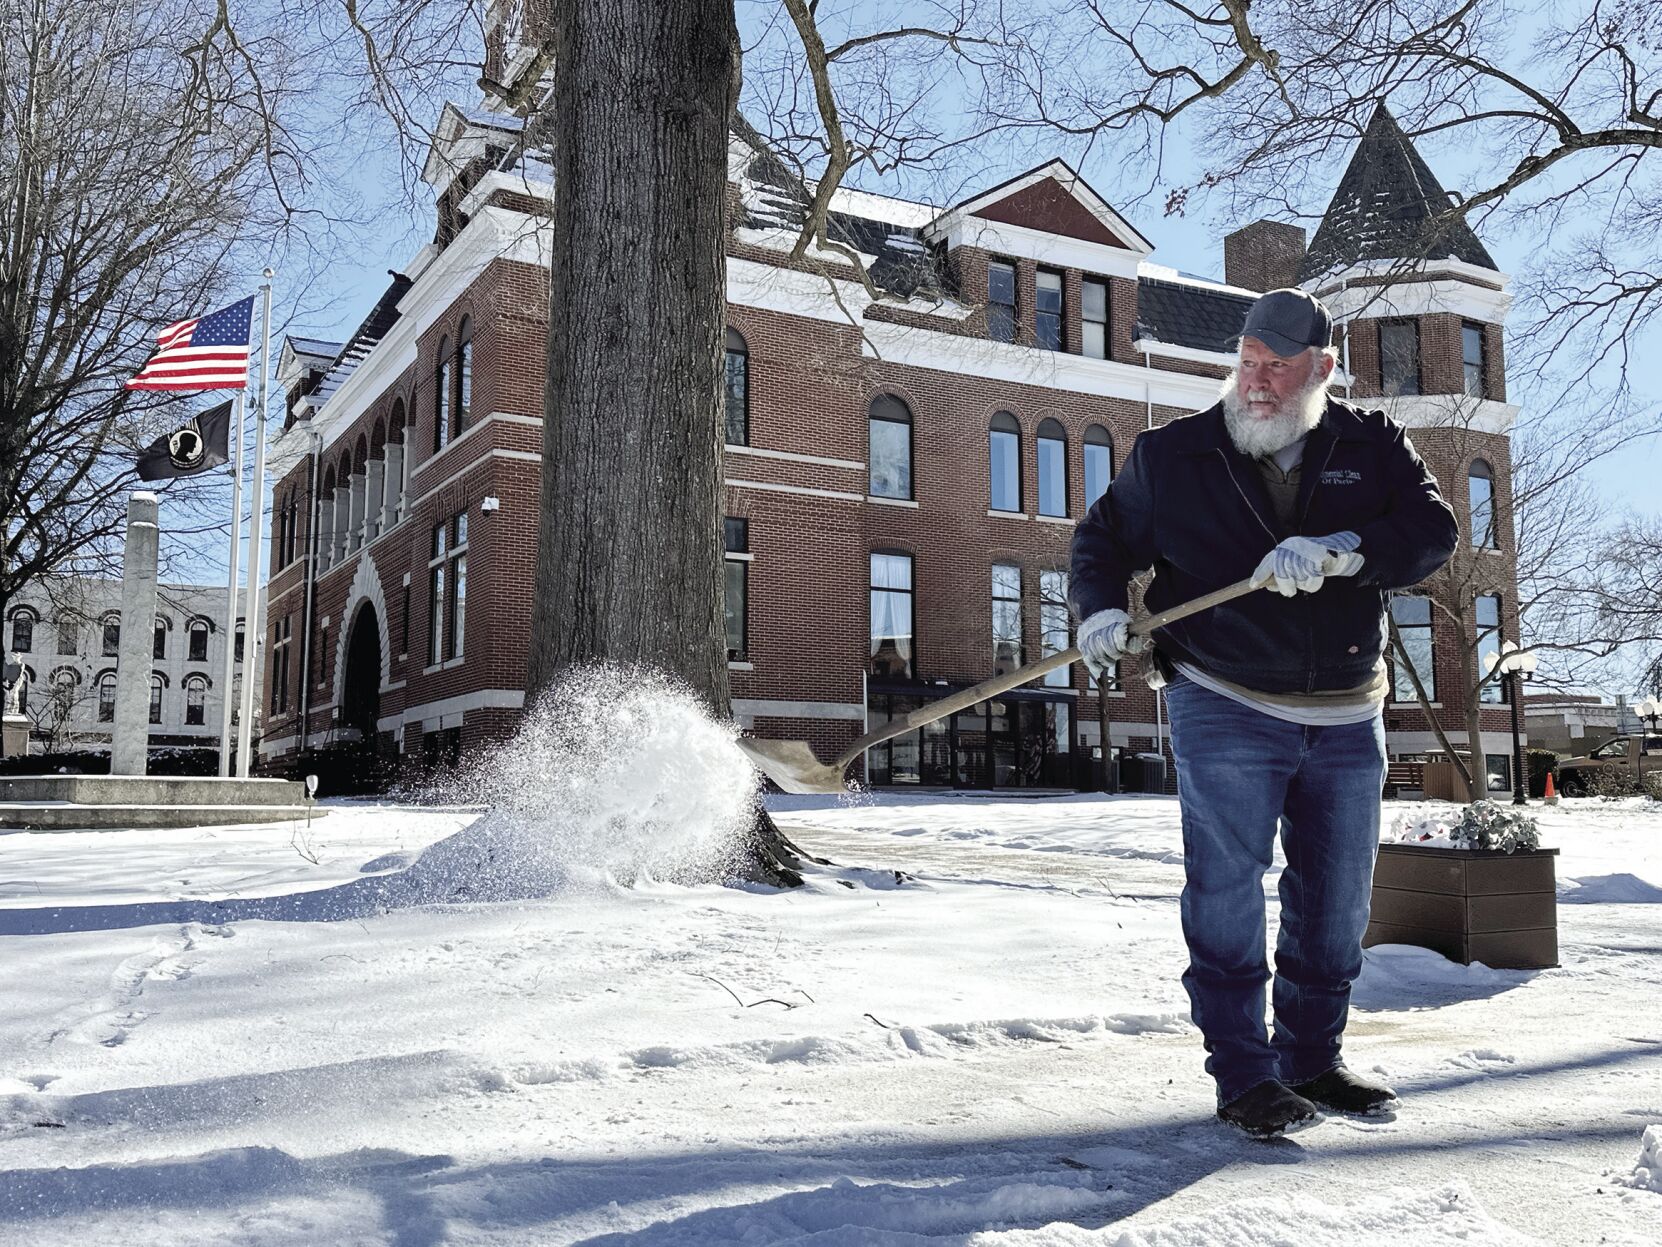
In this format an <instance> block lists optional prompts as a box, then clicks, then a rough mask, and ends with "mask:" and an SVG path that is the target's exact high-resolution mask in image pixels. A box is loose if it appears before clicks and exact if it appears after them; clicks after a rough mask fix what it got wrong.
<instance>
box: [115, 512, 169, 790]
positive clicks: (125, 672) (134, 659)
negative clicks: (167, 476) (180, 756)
mask: <svg viewBox="0 0 1662 1247" xmlns="http://www.w3.org/2000/svg"><path fill="white" fill-rule="evenodd" d="M160 544H161V530H160V528H159V527H158V526H157V509H156V495H155V494H152V493H143V492H141V493H136V494H134V495H133V496H132V497H131V498H129V499H128V500H127V545H126V548H125V550H124V551H123V553H122V556H121V647H120V649H119V651H118V652H117V657H116V668H115V725H114V727H115V731H114V733H113V734H112V736H111V745H110V774H111V775H143V774H145V773H146V769H147V767H148V765H149V761H150V657H151V647H152V646H153V645H154V644H155V627H156V552H157V549H158V547H159V546H160Z"/></svg>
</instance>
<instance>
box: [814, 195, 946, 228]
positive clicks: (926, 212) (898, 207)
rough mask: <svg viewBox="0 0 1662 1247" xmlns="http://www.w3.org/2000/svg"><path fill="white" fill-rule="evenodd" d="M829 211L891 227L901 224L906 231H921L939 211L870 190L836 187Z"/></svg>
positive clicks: (925, 205) (929, 206)
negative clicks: (881, 222) (887, 224)
mask: <svg viewBox="0 0 1662 1247" xmlns="http://www.w3.org/2000/svg"><path fill="white" fill-rule="evenodd" d="M831 209H832V211H833V212H846V213H848V214H849V215H850V216H858V217H865V218H866V219H867V220H871V221H887V222H888V223H889V224H891V225H904V226H906V227H907V228H908V229H922V228H923V227H924V226H925V225H928V224H929V222H931V221H933V220H934V219H935V218H936V217H937V216H939V215H940V214H941V210H940V209H939V208H936V207H932V206H931V205H929V204H920V203H913V202H912V201H911V200H909V199H894V198H891V197H890V196H888V195H875V194H873V193H872V192H871V191H860V190H851V189H850V188H848V187H846V186H839V187H838V188H837V190H836V193H835V194H833V195H832V196H831Z"/></svg>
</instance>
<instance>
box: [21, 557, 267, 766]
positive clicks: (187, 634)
mask: <svg viewBox="0 0 1662 1247" xmlns="http://www.w3.org/2000/svg"><path fill="white" fill-rule="evenodd" d="M237 601H238V604H239V606H240V604H241V602H242V593H241V591H240V590H239V591H238V594H237ZM225 620H226V600H225V586H224V585H185V584H163V585H160V586H158V589H157V593H156V616H155V619H154V620H153V621H145V622H142V623H141V624H139V625H138V626H141V627H149V628H150V629H151V630H152V632H151V635H152V638H153V639H152V644H151V657H150V673H149V674H150V714H149V722H150V749H151V750H152V752H153V753H154V752H156V751H160V750H175V751H181V750H182V751H187V752H190V751H197V750H212V751H213V753H214V754H217V753H218V751H219V733H220V725H221V719H222V716H223V713H224V694H225V689H224V680H225V646H226V644H227V639H226V638H227V632H226V627H225ZM124 626H132V625H130V624H128V623H126V621H124V620H123V619H122V617H121V581H120V580H115V579H109V578H105V577H100V576H52V577H47V578H45V579H43V580H41V581H38V582H35V583H32V584H29V585H26V586H25V587H24V589H23V592H22V593H20V594H19V595H18V596H17V597H15V598H13V599H12V600H11V601H10V602H9V603H8V604H7V607H6V619H5V633H4V637H3V645H4V650H5V656H6V657H7V658H8V659H15V660H16V661H17V663H18V664H19V665H20V666H21V668H22V679H21V680H20V681H19V682H18V684H17V685H16V687H15V688H13V689H12V690H11V692H10V694H9V696H7V697H6V698H5V705H4V707H3V709H4V711H5V713H6V714H7V715H8V716H18V717H21V718H22V719H24V720H25V721H26V723H27V739H26V741H25V747H24V749H23V750H22V751H23V752H28V753H37V754H38V753H60V752H64V751H68V750H85V751H90V752H106V751H107V750H108V749H109V748H110V742H111V739H112V737H113V735H114V732H115V677H116V667H117V666H118V665H119V656H120V649H121V630H122V628H123V627H124ZM229 635H230V638H231V640H230V642H229V643H230V644H232V645H233V646H234V654H233V676H232V678H233V681H234V683H233V686H232V689H231V697H232V714H233V717H234V716H235V714H236V713H237V711H236V706H237V705H238V702H237V700H236V699H237V698H238V697H240V696H241V688H242V655H243V619H242V615H241V614H240V612H239V613H238V615H237V616H236V620H235V623H234V626H233V629H232V631H231V632H230V634H229ZM255 725H256V726H255V735H256V736H257V735H258V725H259V717H258V715H257V714H256V716H255Z"/></svg>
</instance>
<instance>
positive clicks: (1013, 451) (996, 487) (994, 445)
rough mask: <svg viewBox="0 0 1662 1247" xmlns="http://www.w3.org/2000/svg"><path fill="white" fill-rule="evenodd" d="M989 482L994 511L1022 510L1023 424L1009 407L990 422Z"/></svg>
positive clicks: (989, 503) (988, 441) (988, 432)
mask: <svg viewBox="0 0 1662 1247" xmlns="http://www.w3.org/2000/svg"><path fill="white" fill-rule="evenodd" d="M987 486H988V503H987V505H988V506H990V507H991V508H992V509H993V510H994V511H1020V510H1021V425H1019V424H1017V423H1016V418H1015V417H1014V416H1012V415H1011V414H1010V413H1009V412H1007V411H1000V412H997V413H996V414H995V415H994V416H993V418H992V423H990V424H989V425H988V426H987Z"/></svg>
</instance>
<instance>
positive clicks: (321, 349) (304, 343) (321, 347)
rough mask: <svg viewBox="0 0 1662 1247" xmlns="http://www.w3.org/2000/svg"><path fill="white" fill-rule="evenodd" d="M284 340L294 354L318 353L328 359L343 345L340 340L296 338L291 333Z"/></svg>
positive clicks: (337, 352) (337, 353)
mask: <svg viewBox="0 0 1662 1247" xmlns="http://www.w3.org/2000/svg"><path fill="white" fill-rule="evenodd" d="M284 341H285V343H286V344H287V346H288V348H289V350H291V351H293V352H294V353H295V354H296V355H320V356H324V357H326V358H328V359H333V358H334V357H335V356H337V355H339V354H340V349H341V347H342V346H344V345H345V343H342V342H328V341H325V340H324V339H322V338H297V337H295V336H294V335H293V334H290V335H289V336H288V337H287V338H285V339H284Z"/></svg>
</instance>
